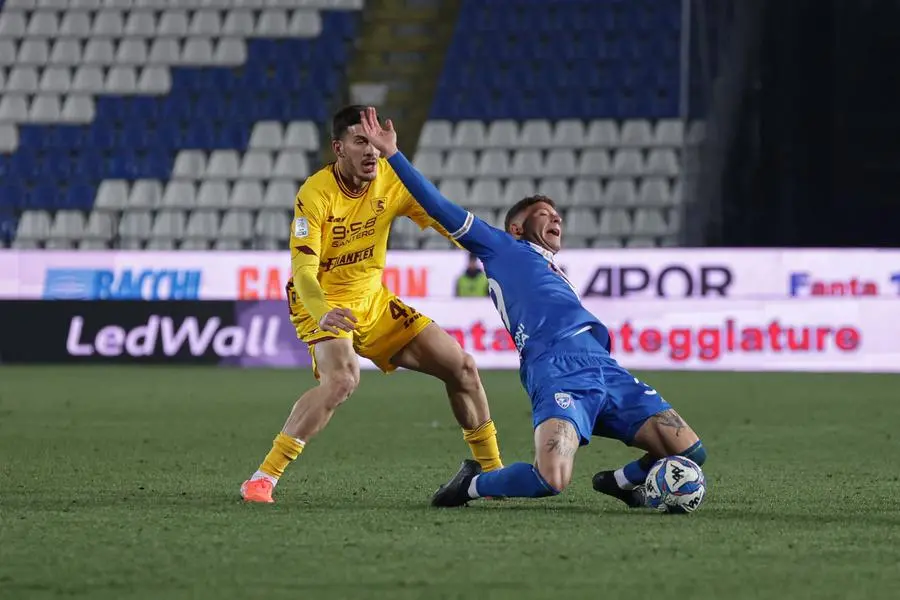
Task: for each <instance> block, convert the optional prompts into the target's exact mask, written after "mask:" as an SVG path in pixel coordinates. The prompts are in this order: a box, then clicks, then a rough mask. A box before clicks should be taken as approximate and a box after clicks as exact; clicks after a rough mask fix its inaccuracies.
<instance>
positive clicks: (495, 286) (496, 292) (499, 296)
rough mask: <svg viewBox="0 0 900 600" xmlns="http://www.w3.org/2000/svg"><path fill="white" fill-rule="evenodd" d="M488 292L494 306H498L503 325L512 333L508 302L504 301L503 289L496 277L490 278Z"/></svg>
mask: <svg viewBox="0 0 900 600" xmlns="http://www.w3.org/2000/svg"><path fill="white" fill-rule="evenodd" d="M488 292H489V293H490V295H491V300H493V301H494V306H495V307H497V312H499V313H500V318H501V319H502V320H503V325H505V326H506V330H507V331H509V332H510V333H512V328H511V327H510V326H509V314H507V312H506V303H505V302H503V290H501V289H500V284H499V283H498V282H497V280H496V279H488Z"/></svg>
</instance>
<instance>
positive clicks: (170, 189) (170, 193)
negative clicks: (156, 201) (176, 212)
mask: <svg viewBox="0 0 900 600" xmlns="http://www.w3.org/2000/svg"><path fill="white" fill-rule="evenodd" d="M196 204H197V190H196V189H195V188H194V184H193V183H191V182H189V181H170V182H169V183H168V184H167V185H166V191H165V192H164V193H163V196H162V203H161V205H162V206H164V207H166V208H185V209H187V208H194V206H196Z"/></svg>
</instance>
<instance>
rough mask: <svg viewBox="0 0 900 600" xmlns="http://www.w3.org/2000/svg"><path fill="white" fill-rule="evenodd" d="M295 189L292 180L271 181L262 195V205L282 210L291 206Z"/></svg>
mask: <svg viewBox="0 0 900 600" xmlns="http://www.w3.org/2000/svg"><path fill="white" fill-rule="evenodd" d="M297 189H298V188H297V185H295V184H294V183H293V181H287V180H275V181H272V182H270V183H269V186H268V187H267V188H266V195H265V196H264V197H263V206H265V207H267V208H272V209H282V210H284V209H289V208H293V206H294V198H295V197H296V195H297ZM233 205H234V204H233ZM234 206H237V205H234Z"/></svg>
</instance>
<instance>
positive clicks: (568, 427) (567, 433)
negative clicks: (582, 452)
mask: <svg viewBox="0 0 900 600" xmlns="http://www.w3.org/2000/svg"><path fill="white" fill-rule="evenodd" d="M546 446H547V451H548V452H551V453H552V452H555V453H556V454H558V455H560V456H564V457H569V456H575V451H576V450H578V432H576V431H575V427H573V426H572V424H571V423H568V422H566V423H558V424H557V425H556V431H555V432H554V433H553V437H551V438H550V439H549V440H547V444H546Z"/></svg>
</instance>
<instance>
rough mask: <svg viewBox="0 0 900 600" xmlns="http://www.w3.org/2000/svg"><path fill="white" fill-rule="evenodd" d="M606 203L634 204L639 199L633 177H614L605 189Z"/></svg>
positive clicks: (612, 204) (615, 204) (613, 204)
mask: <svg viewBox="0 0 900 600" xmlns="http://www.w3.org/2000/svg"><path fill="white" fill-rule="evenodd" d="M603 197H604V203H605V204H609V205H611V206H632V205H634V204H635V202H636V200H637V192H636V191H635V189H634V180H632V179H613V180H612V181H610V182H609V184H607V186H606V190H604V194H603Z"/></svg>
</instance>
